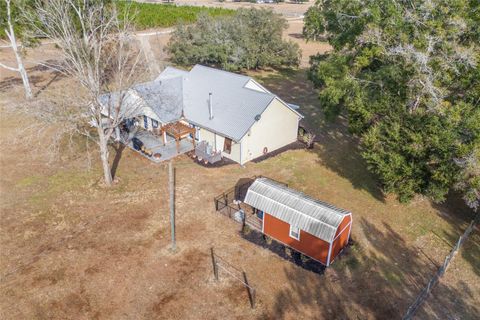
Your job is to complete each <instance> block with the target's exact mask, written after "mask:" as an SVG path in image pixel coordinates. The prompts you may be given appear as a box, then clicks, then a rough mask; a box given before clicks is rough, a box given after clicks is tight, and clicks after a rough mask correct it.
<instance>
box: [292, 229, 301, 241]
mask: <svg viewBox="0 0 480 320" xmlns="http://www.w3.org/2000/svg"><path fill="white" fill-rule="evenodd" d="M290 237H291V238H293V239H297V240H300V228H297V227H294V226H292V225H290Z"/></svg>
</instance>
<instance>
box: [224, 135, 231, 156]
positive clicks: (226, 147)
mask: <svg viewBox="0 0 480 320" xmlns="http://www.w3.org/2000/svg"><path fill="white" fill-rule="evenodd" d="M223 152H225V153H228V154H230V152H232V139H229V138H225V142H224V143H223Z"/></svg>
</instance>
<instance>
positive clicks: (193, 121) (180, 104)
mask: <svg viewBox="0 0 480 320" xmlns="http://www.w3.org/2000/svg"><path fill="white" fill-rule="evenodd" d="M130 91H131V92H130V95H131V97H132V99H137V100H138V101H137V103H136V104H135V108H137V111H136V112H135V116H134V117H132V118H135V121H134V123H135V124H137V125H138V126H139V127H141V128H142V129H144V130H146V131H150V132H152V133H154V134H156V135H158V136H159V137H161V138H162V140H163V144H167V143H168V139H169V137H170V138H173V139H174V140H175V141H176V142H177V151H178V153H180V152H179V150H180V145H181V143H182V142H181V141H180V140H183V139H187V140H188V139H191V140H193V145H195V147H196V149H195V151H196V152H195V153H196V155H197V156H198V157H201V158H203V160H205V161H208V162H212V163H213V162H216V161H218V160H220V159H221V158H223V157H225V158H228V159H231V160H233V161H235V162H237V163H239V164H241V165H243V164H245V163H246V162H248V161H250V160H253V159H255V158H258V157H260V156H263V155H265V154H267V153H270V152H272V151H275V150H277V149H279V148H282V147H284V146H286V145H288V144H291V143H293V142H295V141H296V140H297V135H298V124H299V121H300V119H301V118H302V115H301V114H300V113H299V112H298V111H297V108H298V107H297V106H295V105H290V104H287V103H286V102H284V101H283V100H282V99H280V98H279V97H278V96H276V95H275V94H273V93H271V92H270V91H268V90H267V89H265V88H264V87H263V86H262V85H260V84H259V83H258V82H256V81H255V80H254V79H252V78H251V77H248V76H244V75H239V74H235V73H231V72H226V71H222V70H218V69H214V68H210V67H205V66H201V65H196V66H194V67H193V68H192V69H191V70H190V71H184V70H180V69H176V68H172V67H167V68H166V69H165V70H164V71H163V72H162V73H161V74H160V75H159V76H158V77H157V78H156V79H155V80H154V81H150V82H147V83H142V84H139V85H136V86H134V87H133V88H132V89H131V90H130ZM109 96H111V95H107V96H106V97H105V98H104V100H105V101H108V99H109V98H108V97H109ZM132 105H133V104H132ZM186 127H189V128H192V129H193V130H187V129H186ZM171 140H172V139H171Z"/></svg>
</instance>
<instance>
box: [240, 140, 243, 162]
mask: <svg viewBox="0 0 480 320" xmlns="http://www.w3.org/2000/svg"><path fill="white" fill-rule="evenodd" d="M242 140H243V139H242ZM242 140H240V165H241V166H243V163H242Z"/></svg>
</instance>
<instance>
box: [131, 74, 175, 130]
mask: <svg viewBox="0 0 480 320" xmlns="http://www.w3.org/2000/svg"><path fill="white" fill-rule="evenodd" d="M182 82H183V81H182V78H180V77H176V78H175V77H174V78H166V79H162V80H158V81H157V80H156V81H150V82H146V83H142V84H139V85H136V86H134V87H133V88H132V89H133V90H135V91H136V93H137V95H138V96H139V97H140V98H141V99H142V100H143V102H144V104H145V107H149V108H151V109H152V111H153V112H154V113H155V114H156V115H157V117H158V120H159V121H161V122H162V123H169V122H172V121H176V120H178V119H180V117H181V116H182V109H183V95H182Z"/></svg>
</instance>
